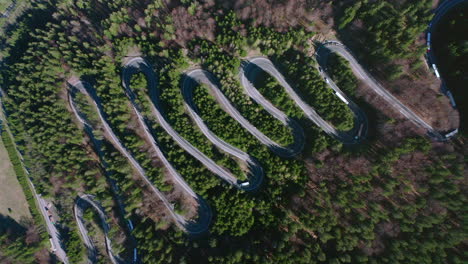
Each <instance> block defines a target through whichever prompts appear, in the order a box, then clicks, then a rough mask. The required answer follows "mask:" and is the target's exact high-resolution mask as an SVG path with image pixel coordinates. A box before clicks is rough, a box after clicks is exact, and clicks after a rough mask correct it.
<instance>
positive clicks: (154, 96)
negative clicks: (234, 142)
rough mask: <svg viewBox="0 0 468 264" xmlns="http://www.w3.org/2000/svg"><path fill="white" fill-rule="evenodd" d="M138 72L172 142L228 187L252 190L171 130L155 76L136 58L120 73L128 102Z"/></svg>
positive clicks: (149, 68)
mask: <svg viewBox="0 0 468 264" xmlns="http://www.w3.org/2000/svg"><path fill="white" fill-rule="evenodd" d="M138 72H142V73H143V74H144V75H145V76H146V78H147V81H148V89H149V91H148V92H149V95H150V99H151V102H152V104H150V108H151V112H152V114H153V115H154V116H155V117H156V120H157V122H158V123H159V124H160V125H161V127H162V128H163V129H164V130H165V131H166V132H167V133H168V134H169V135H170V136H171V137H172V138H173V139H174V141H175V142H176V143H177V144H178V145H179V146H180V147H182V148H183V149H184V150H185V151H187V152H188V153H189V154H190V155H192V156H193V157H194V158H195V159H197V160H198V161H200V162H201V163H202V164H203V165H204V166H205V167H206V168H207V169H208V170H210V171H211V172H213V173H214V174H216V175H218V176H219V177H220V178H221V179H223V180H225V181H226V182H228V183H229V184H230V185H232V186H235V187H237V188H239V189H242V190H252V188H250V187H249V186H250V184H248V185H247V186H243V185H242V183H241V182H240V181H238V180H237V178H236V177H235V176H234V175H233V174H232V173H231V172H229V171H228V170H226V169H225V168H223V167H221V166H219V165H218V164H216V162H214V161H213V160H212V159H210V158H209V157H207V156H206V155H205V154H204V153H203V152H201V151H200V150H199V149H197V148H195V147H194V146H193V145H192V144H191V143H190V142H188V141H187V140H186V139H184V138H183V137H182V136H180V135H179V133H177V132H176V131H175V130H174V128H172V126H171V125H170V124H169V122H167V120H166V119H165V117H164V115H163V114H162V111H161V110H160V103H159V93H158V89H157V79H156V75H155V73H154V72H153V70H152V69H151V67H150V66H149V65H148V63H146V61H144V60H143V58H141V57H136V58H132V59H131V60H129V61H128V62H127V63H126V64H125V66H124V70H123V73H122V82H123V86H124V87H125V90H126V93H127V96H128V97H129V98H130V100H131V101H132V102H133V101H135V94H134V93H133V91H132V90H131V88H130V80H131V77H132V75H133V74H135V73H138ZM256 182H257V181H256ZM255 185H258V184H253V186H255ZM256 187H258V186H256Z"/></svg>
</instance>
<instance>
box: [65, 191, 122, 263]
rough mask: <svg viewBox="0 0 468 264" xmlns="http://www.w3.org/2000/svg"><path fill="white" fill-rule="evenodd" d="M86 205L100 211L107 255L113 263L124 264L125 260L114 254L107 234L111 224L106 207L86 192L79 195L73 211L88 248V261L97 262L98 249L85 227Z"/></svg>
mask: <svg viewBox="0 0 468 264" xmlns="http://www.w3.org/2000/svg"><path fill="white" fill-rule="evenodd" d="M86 205H88V206H91V207H92V208H93V209H94V210H95V211H96V212H97V213H98V216H99V219H100V220H101V228H102V231H103V232H104V241H105V244H106V250H107V255H108V256H109V258H110V260H111V262H112V263H113V264H120V263H122V264H123V263H124V261H123V260H122V259H121V258H120V257H119V256H117V255H115V254H114V252H113V250H112V244H111V242H110V240H109V237H108V236H107V235H108V233H109V230H110V228H109V224H108V223H107V217H106V214H105V213H104V209H103V208H102V206H101V205H100V204H99V203H98V202H96V201H94V199H93V196H91V195H89V194H84V195H81V196H80V197H78V199H76V201H75V206H74V207H73V211H74V214H75V221H76V223H77V224H78V230H79V231H80V233H81V237H82V238H83V241H84V243H85V245H86V248H87V250H88V263H96V262H97V249H96V246H95V245H94V243H93V241H92V239H91V237H90V236H89V234H88V230H87V229H86V227H85V223H84V219H83V212H84V211H85V210H86V208H87V207H86Z"/></svg>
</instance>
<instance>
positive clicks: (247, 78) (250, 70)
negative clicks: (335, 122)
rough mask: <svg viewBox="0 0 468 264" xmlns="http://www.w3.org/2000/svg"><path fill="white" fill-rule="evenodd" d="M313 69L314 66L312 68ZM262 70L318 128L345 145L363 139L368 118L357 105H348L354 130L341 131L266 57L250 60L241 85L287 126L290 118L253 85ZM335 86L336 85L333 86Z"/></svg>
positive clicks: (334, 87)
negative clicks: (298, 91) (271, 77)
mask: <svg viewBox="0 0 468 264" xmlns="http://www.w3.org/2000/svg"><path fill="white" fill-rule="evenodd" d="M311 67H312V66H311ZM260 70H263V71H265V72H267V73H268V74H270V75H271V76H273V77H274V78H275V79H276V80H277V81H278V82H279V84H280V85H281V86H283V87H284V88H285V90H286V93H287V94H288V95H289V97H290V98H291V99H292V100H293V101H294V102H295V103H296V105H297V106H298V107H299V108H301V110H302V111H303V112H304V113H305V114H306V116H307V117H308V118H309V119H310V120H312V122H314V123H315V124H316V125H317V126H319V127H320V128H321V129H322V130H323V131H325V132H326V133H327V134H329V135H332V136H334V137H336V138H337V139H338V140H340V141H341V142H343V143H345V144H355V143H359V142H360V140H361V139H362V138H363V137H362V136H358V134H361V133H359V131H360V130H361V129H360V127H361V124H362V125H364V126H365V127H366V129H365V131H367V118H366V116H365V114H364V113H363V112H362V111H361V110H360V108H359V107H358V106H357V105H356V104H354V103H353V104H348V106H349V107H350V108H351V110H352V112H353V114H354V121H355V122H354V128H353V129H351V130H350V131H339V130H337V129H335V128H334V127H333V126H332V125H330V124H329V123H328V122H327V121H325V120H324V119H323V118H322V117H320V115H319V114H318V113H317V112H316V111H315V109H314V108H312V107H311V106H309V105H308V104H307V103H306V102H304V101H303V100H302V99H301V97H300V96H299V95H298V94H297V92H296V91H295V90H294V89H293V88H292V87H291V86H290V85H289V83H288V82H287V81H286V79H285V78H284V77H283V75H282V74H281V73H280V72H279V71H278V70H277V69H276V67H275V66H274V65H273V63H272V62H271V61H270V60H269V59H267V58H264V57H255V58H250V59H248V62H247V63H245V64H244V66H243V67H242V70H241V83H242V86H243V87H244V89H245V91H246V92H247V94H248V95H249V96H250V97H251V98H252V99H253V100H254V101H256V102H257V103H258V104H260V105H262V106H263V107H264V108H265V109H266V110H267V111H268V112H269V113H271V114H272V115H273V116H274V117H276V118H277V119H278V120H280V121H281V122H283V124H287V123H288V120H289V117H287V116H286V115H285V114H284V113H283V112H282V111H281V110H279V109H278V108H276V107H275V106H274V105H273V104H272V103H271V102H269V101H268V100H267V99H266V98H265V97H264V96H263V95H262V94H261V93H260V92H259V91H258V90H257V89H256V88H255V87H254V85H253V84H252V80H254V79H255V76H256V75H257V74H258V73H260ZM333 85H334V84H333ZM332 88H333V89H334V90H335V89H336V90H335V91H337V92H339V93H340V95H344V94H343V93H342V92H341V90H339V88H338V87H336V85H334V86H332Z"/></svg>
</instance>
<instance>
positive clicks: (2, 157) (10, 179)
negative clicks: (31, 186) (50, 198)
mask: <svg viewBox="0 0 468 264" xmlns="http://www.w3.org/2000/svg"><path fill="white" fill-rule="evenodd" d="M0 214H2V215H8V216H10V217H12V218H13V219H15V220H17V221H18V220H19V219H20V218H22V217H27V218H31V214H30V213H29V209H28V203H27V202H26V198H25V196H24V193H23V190H22V189H21V186H20V184H19V182H18V180H17V179H16V175H15V172H14V170H13V166H12V164H11V161H10V158H9V157H8V154H7V151H6V149H5V145H4V144H3V141H2V140H1V139H0Z"/></svg>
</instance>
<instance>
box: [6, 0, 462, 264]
mask: <svg viewBox="0 0 468 264" xmlns="http://www.w3.org/2000/svg"><path fill="white" fill-rule="evenodd" d="M335 2H338V1H335ZM335 2H334V3H322V1H305V0H289V1H265V0H254V1H232V3H231V1H221V0H219V1H214V0H213V1H203V0H181V1H170V0H167V1H165V0H115V1H105V0H77V1H68V0H38V1H34V2H32V3H31V7H30V8H29V9H28V10H26V11H24V12H23V13H22V15H21V16H19V17H18V18H17V21H16V22H15V23H12V24H9V25H7V26H5V27H4V28H3V31H4V35H2V36H1V37H0V48H1V50H0V58H1V59H2V63H1V64H0V65H1V69H0V85H1V87H2V89H3V90H4V91H5V96H4V97H2V98H1V100H2V102H3V104H4V106H5V111H6V113H7V116H8V124H9V127H10V128H11V130H12V133H13V135H14V139H15V141H16V142H15V143H16V145H17V146H18V148H19V150H20V151H21V153H22V154H23V156H24V159H25V166H26V167H27V168H28V170H29V172H30V175H29V176H30V177H31V180H32V182H33V183H34V185H35V186H36V187H37V189H38V192H40V193H41V194H42V196H44V197H45V198H47V199H49V200H50V201H52V202H53V203H54V205H55V207H56V208H57V210H58V214H59V216H60V218H59V219H58V220H57V227H58V229H59V231H60V232H61V236H62V238H63V242H64V249H65V250H66V252H67V255H68V258H69V260H70V262H71V263H80V262H81V261H83V260H84V259H85V258H86V249H85V247H84V245H83V243H82V241H81V239H80V236H79V233H78V228H77V225H76V223H75V221H74V217H73V205H74V202H75V199H76V197H77V196H78V195H80V194H83V193H88V194H92V195H94V196H95V197H96V200H99V201H100V203H101V204H102V205H103V207H104V209H105V212H106V214H107V216H108V219H109V222H110V226H111V231H110V237H111V240H112V242H111V243H112V244H113V247H114V249H115V250H116V253H117V254H119V255H121V256H122V257H124V258H125V259H131V255H132V253H133V247H135V246H136V248H137V251H138V254H139V258H140V261H141V262H142V263H151V264H153V263H161V264H163V263H164V264H166V263H216V264H218V263H226V264H237V263H238V264H241V263H242V264H245V263H255V264H260V263H265V264H267V263H278V264H279V263H281V264H283V263H284V264H286V263H294V264H299V263H336V264H338V263H464V261H466V260H467V259H466V254H465V252H466V236H467V235H468V234H467V229H466V224H464V220H466V218H467V215H466V214H467V210H466V204H468V203H467V198H466V193H467V189H466V187H467V186H466V168H465V165H466V162H467V159H466V157H467V154H468V153H466V146H465V140H466V139H465V138H464V137H463V136H460V137H459V138H457V139H454V140H453V141H450V142H431V141H429V139H427V138H426V137H424V135H422V134H421V133H419V131H417V130H416V129H411V125H408V122H407V121H404V120H401V118H396V117H394V116H391V115H389V114H388V113H383V112H382V111H380V110H379V109H381V108H380V107H381V105H376V104H374V103H371V102H364V101H365V100H364V98H363V97H361V96H360V95H361V94H362V93H361V92H360V91H361V90H360V89H365V88H362V87H361V85H360V84H359V82H358V80H357V79H356V77H355V76H354V75H353V73H352V71H351V69H350V68H349V66H348V63H347V61H346V60H344V59H343V58H341V57H339V56H338V55H332V56H331V58H330V59H329V61H328V63H329V65H327V67H328V68H329V69H330V76H331V78H333V80H334V81H335V82H336V83H337V85H338V86H339V87H340V88H341V89H342V90H343V92H345V93H346V94H347V95H348V96H350V97H351V98H353V99H354V98H356V102H357V103H358V104H361V102H362V106H363V108H364V110H365V112H366V113H367V114H368V118H369V121H370V123H372V125H371V128H370V129H371V130H372V131H371V133H370V134H371V136H370V137H369V138H368V139H367V140H366V141H364V142H363V143H362V144H361V145H352V146H348V145H343V144H341V143H340V142H339V141H337V140H336V139H334V138H333V137H331V136H329V135H327V134H326V133H324V132H323V131H321V129H320V128H319V127H317V126H316V125H315V124H313V123H312V122H311V121H310V120H308V119H307V118H305V117H304V113H303V112H302V111H301V110H300V109H299V108H298V107H297V106H296V105H295V104H294V102H293V101H292V100H291V99H289V98H288V96H287V94H285V92H284V90H283V89H282V87H281V86H280V85H279V83H278V82H277V81H276V80H275V79H274V78H273V77H272V76H269V75H268V74H266V73H265V74H262V75H259V78H258V79H256V80H252V81H253V82H254V83H255V86H256V88H257V89H258V90H259V91H261V93H262V94H263V95H264V96H265V97H267V98H268V99H269V100H270V101H271V102H272V103H273V104H274V105H275V106H276V107H278V108H279V109H282V110H283V111H284V112H285V113H286V114H287V115H288V116H289V117H291V118H293V119H295V120H297V121H298V122H299V124H300V125H301V126H302V127H303V129H304V134H305V147H304V150H303V151H302V152H301V153H300V154H299V155H298V156H296V157H294V158H281V157H279V156H277V155H275V154H274V153H273V152H272V151H270V149H269V148H268V147H267V146H265V145H263V144H261V142H260V141H259V140H257V139H256V138H255V137H254V136H252V135H251V134H250V133H249V132H248V131H246V129H244V128H243V127H242V126H241V125H240V124H239V123H238V122H237V121H235V120H234V119H233V118H232V117H231V116H230V115H229V114H228V113H226V112H225V111H224V110H223V108H222V107H221V106H220V105H219V103H218V102H217V100H216V98H215V96H214V95H213V93H212V92H210V90H209V89H208V88H207V87H206V86H205V85H198V86H197V87H196V88H195V90H194V98H193V100H194V103H195V104H196V105H197V107H198V110H199V115H200V116H201V117H202V118H203V120H204V121H205V123H206V124H207V126H208V127H209V128H210V130H211V131H212V132H213V133H214V134H216V135H217V136H218V137H220V138H221V139H223V140H224V141H226V142H227V143H229V144H232V145H233V146H235V147H237V148H239V149H241V150H243V151H245V152H247V153H248V154H249V155H251V156H252V157H254V158H255V159H256V160H258V161H259V162H260V164H261V167H262V168H263V171H264V173H265V179H264V181H263V184H262V186H261V188H260V189H258V190H256V191H255V192H245V191H242V190H239V189H236V188H233V187H232V186H230V185H228V184H227V183H225V182H224V181H222V180H221V179H220V178H219V177H217V176H216V175H215V174H214V173H212V172H211V171H210V170H208V169H207V168H206V167H204V166H203V165H202V164H201V163H200V161H198V160H197V159H195V158H194V157H192V156H191V155H189V154H188V153H187V152H186V151H184V149H183V148H182V147H181V146H179V145H178V144H177V143H176V142H175V140H174V139H173V138H172V137H171V136H170V135H168V133H166V131H165V130H164V129H163V128H162V127H161V125H160V124H159V123H158V122H157V120H156V118H155V117H154V116H153V114H152V112H151V110H150V104H151V103H152V102H151V100H150V96H149V93H150V92H151V91H149V90H148V88H149V87H148V82H147V79H146V78H145V75H143V74H140V73H138V74H134V75H133V77H132V80H131V86H132V88H133V90H134V92H135V94H136V101H137V104H138V107H139V108H140V109H141V112H142V115H143V116H144V118H145V119H146V120H147V123H148V124H149V129H150V130H151V134H152V136H153V137H154V138H155V140H156V141H157V144H158V145H159V146H160V148H161V150H162V151H163V153H164V154H165V156H166V157H167V159H168V160H169V161H170V162H171V164H172V165H173V166H174V167H175V169H176V170H177V171H178V172H179V173H180V175H182V176H183V178H184V179H185V180H186V181H187V183H188V184H189V185H190V187H191V188H193V190H194V191H195V192H196V193H197V194H198V195H200V196H201V197H203V198H204V199H205V200H206V201H207V203H208V204H209V205H210V207H211V208H212V209H213V211H214V217H213V221H212V223H211V226H210V230H209V232H207V233H205V234H202V235H198V236H190V235H187V234H186V233H184V232H183V231H182V230H180V229H179V228H178V227H177V226H176V225H175V224H174V223H173V222H172V221H171V219H170V218H168V217H167V213H165V210H166V209H164V207H163V206H162V205H161V203H160V201H159V200H158V198H157V197H156V196H155V195H154V193H152V192H151V191H150V188H149V186H148V184H146V183H145V182H143V180H142V179H141V178H140V177H138V173H137V172H136V171H135V168H134V167H132V166H131V164H130V163H129V162H128V159H126V158H125V157H124V155H122V153H121V152H119V150H118V149H116V147H115V146H114V145H113V144H112V142H110V141H109V140H108V135H106V133H105V132H104V129H103V124H102V123H101V122H100V121H99V118H98V112H97V111H96V108H95V107H92V105H93V102H92V100H90V98H87V97H86V96H83V95H82V94H76V95H75V99H74V100H75V101H76V103H77V105H78V106H79V108H80V111H81V112H83V113H84V114H85V116H86V117H87V119H88V121H89V123H90V124H89V125H90V127H92V130H93V131H92V133H90V132H89V131H86V129H83V125H82V124H80V122H79V121H78V120H77V119H76V117H75V116H74V115H73V113H72V111H71V109H70V105H69V102H68V93H69V90H70V85H69V82H71V81H72V80H78V79H80V80H82V81H86V82H87V83H89V84H90V89H91V90H92V91H93V97H95V98H98V99H99V103H100V105H101V107H102V111H103V113H104V114H105V119H106V120H107V122H108V123H109V126H110V127H111V129H112V130H113V131H114V133H115V134H116V135H117V137H118V138H119V139H120V141H121V142H122V144H123V145H124V146H125V148H126V149H127V150H128V151H129V153H131V155H132V156H133V157H134V158H135V160H137V162H138V163H139V164H140V165H141V167H142V168H143V169H144V170H145V171H146V174H147V175H148V178H149V179H150V180H151V182H152V184H153V185H154V186H156V187H157V188H158V189H160V190H161V191H162V192H164V193H165V194H167V195H170V196H171V201H174V207H175V209H176V210H177V212H178V213H180V214H185V213H187V212H188V211H190V210H193V209H194V208H193V207H194V206H193V205H191V204H190V203H189V202H187V201H185V200H184V197H183V196H182V195H180V194H179V193H178V192H177V191H175V190H174V189H173V188H174V187H173V186H172V185H171V184H168V182H167V181H166V177H167V171H166V170H165V169H164V168H163V167H162V165H161V161H160V160H159V159H158V158H157V157H156V155H154V153H151V152H150V151H149V149H150V148H149V146H148V142H147V141H146V139H145V138H144V137H143V136H142V135H143V128H142V127H141V126H140V125H138V122H137V120H138V119H137V116H136V114H135V112H134V111H133V110H132V105H131V103H130V100H129V98H128V96H127V94H126V92H125V89H124V87H123V86H122V78H121V76H122V71H123V65H124V64H125V62H126V61H128V60H129V59H131V58H133V57H138V56H141V57H143V58H144V59H145V60H146V61H147V62H148V63H149V64H150V65H152V70H153V71H154V72H155V74H156V75H157V83H158V84H157V89H158V92H159V100H160V105H161V108H162V112H163V114H164V115H165V116H166V119H167V121H168V123H170V125H171V126H172V127H173V128H174V129H175V130H176V131H177V132H178V133H179V134H180V135H181V136H182V137H184V138H185V139H186V140H187V141H188V142H190V143H191V144H192V145H194V146H195V147H197V148H198V149H199V150H200V151H202V152H203V153H204V154H205V155H206V156H208V157H209V158H211V159H213V160H214V161H215V162H216V163H217V164H218V165H220V166H222V167H223V168H226V169H227V170H229V171H230V172H232V173H233V174H234V175H236V177H238V178H239V179H241V180H244V179H246V177H248V175H247V173H246V171H247V170H246V168H245V167H243V166H244V165H243V164H242V163H241V162H239V161H238V160H236V159H235V158H233V157H232V156H230V155H228V154H227V153H224V152H222V151H220V150H218V149H217V148H216V147H215V146H213V144H211V143H210V141H209V140H208V139H207V138H206V137H205V136H204V135H203V134H202V132H201V131H200V130H199V129H198V127H197V126H196V125H195V124H194V122H193V120H192V119H191V117H190V116H189V114H188V113H187V111H186V109H185V108H184V104H183V102H184V101H183V100H184V99H183V96H182V93H181V87H182V81H183V80H184V77H185V76H184V72H186V71H188V70H190V69H195V68H202V69H204V70H206V71H209V72H210V73H212V74H213V75H214V77H215V79H216V81H217V82H218V83H219V88H220V89H221V90H222V92H223V94H224V95H225V96H226V97H227V98H228V100H229V101H230V102H231V104H232V105H234V106H235V108H236V109H237V110H238V111H239V113H240V114H241V115H242V116H244V117H245V119H247V120H248V121H249V122H250V123H251V124H252V125H254V126H255V127H256V128H258V130H259V131H261V132H262V133H264V134H265V135H266V136H268V137H269V138H271V139H272V140H274V141H275V142H280V143H281V145H288V144H291V143H292V142H293V141H294V137H293V134H292V131H291V129H289V127H287V126H284V125H283V124H282V123H281V122H280V121H279V120H277V119H275V118H274V117H273V116H272V115H270V114H269V113H268V112H267V111H266V110H265V109H264V108H263V107H262V106H260V105H259V104H257V103H256V102H255V101H254V100H252V99H251V98H250V97H249V96H247V95H246V93H245V92H244V88H243V87H242V86H241V83H240V81H239V71H240V69H241V67H242V65H243V64H245V61H246V60H247V58H248V57H254V56H267V57H269V58H270V59H271V60H272V61H273V63H274V64H275V66H276V67H277V69H279V71H280V72H281V73H282V74H283V75H284V76H285V78H286V79H287V80H288V82H290V83H291V85H292V86H293V87H294V88H295V89H296V90H297V91H298V93H299V94H300V95H301V96H302V97H303V98H304V101H306V102H307V103H308V104H309V105H310V106H312V107H314V108H315V109H316V110H317V112H318V113H319V114H320V115H321V116H322V117H323V118H324V119H325V120H327V121H328V122H330V123H331V124H333V125H334V126H335V127H337V128H338V129H342V130H347V129H349V128H351V127H352V126H353V116H352V113H351V112H350V110H349V109H348V107H347V106H346V105H345V104H344V103H343V102H342V101H340V100H339V99H338V98H337V97H336V96H335V95H334V94H333V91H332V90H331V89H329V88H328V86H327V84H326V82H325V81H324V80H323V79H321V77H320V75H319V72H318V67H317V63H316V61H315V58H314V56H313V55H312V54H313V53H311V52H312V51H313V50H314V49H316V48H317V46H318V45H319V43H316V42H315V41H316V39H317V32H314V31H313V27H312V26H313V25H314V21H313V19H312V20H311V17H312V15H311V14H313V12H316V11H317V10H319V11H320V10H325V8H331V9H332V10H333V12H332V14H333V15H332V19H334V21H335V26H334V27H335V29H336V31H337V32H338V35H339V36H340V37H342V38H343V39H344V40H345V41H347V40H348V39H349V38H350V37H351V36H349V35H347V34H346V30H347V29H349V30H350V31H352V30H356V28H354V27H355V26H356V24H361V23H362V24H363V25H362V28H361V33H363V36H364V37H362V38H360V39H359V40H356V41H357V42H360V41H362V42H361V45H360V46H359V45H351V49H353V50H356V51H357V52H359V54H360V55H359V58H361V57H365V58H366V59H367V60H366V63H368V64H369V65H373V64H382V65H384V67H381V68H379V74H381V77H382V78H387V79H390V80H399V78H403V75H404V74H403V70H402V67H403V66H402V65H400V64H398V63H395V61H396V60H397V59H398V58H400V57H404V58H405V59H408V61H409V63H410V64H411V65H412V67H411V68H412V69H413V70H414V71H415V70H416V69H418V68H419V67H420V65H419V60H420V57H421V54H422V53H423V52H424V43H419V42H417V41H416V39H417V38H418V36H419V35H420V34H422V33H423V31H424V29H425V26H426V24H427V22H428V21H429V20H430V18H431V15H430V8H431V5H430V4H431V1H429V0H425V1H397V2H395V1H390V0H386V1H366V0H362V1H343V3H341V2H340V3H335ZM328 15H330V14H328ZM324 16H325V15H324ZM289 18H290V19H289ZM358 20H359V21H358ZM356 21H358V22H356ZM350 27H351V29H350ZM363 42H365V44H363ZM356 46H359V47H356ZM456 49H458V48H456ZM460 49H461V51H460V52H462V51H463V47H461V48H460ZM362 54H365V56H362ZM405 72H406V71H405ZM408 127H409V128H408ZM6 140H8V139H6ZM10 141H11V139H10ZM10 143H11V146H10V148H13V142H10ZM6 145H7V144H6ZM12 160H13V164H14V165H15V169H17V171H21V162H20V161H19V158H18V157H16V158H15V156H14V155H13V156H12ZM17 174H18V177H19V180H20V182H22V185H23V188H24V189H25V192H26V196H27V197H28V200H31V199H32V197H31V195H30V194H29V192H28V190H29V189H28V187H27V186H26V185H27V184H26V182H25V181H26V178H25V177H27V176H25V175H24V174H21V172H20V173H17ZM118 200H121V201H123V203H124V204H125V209H126V210H125V213H124V212H122V210H120V208H119V205H118ZM30 203H31V205H30V206H31V208H32V209H31V210H32V215H33V216H34V221H33V223H32V224H31V223H30V224H29V225H26V224H23V223H21V224H18V223H13V222H12V220H11V219H0V223H2V224H3V223H11V224H8V226H9V227H8V228H4V227H3V225H2V226H0V241H1V243H0V261H1V260H3V259H5V260H6V261H5V262H6V263H10V262H11V263H34V262H36V263H53V262H54V260H53V254H50V255H49V254H48V253H47V252H46V250H45V249H44V248H45V247H46V246H44V245H45V244H47V239H46V238H45V237H46V236H47V233H46V232H45V231H44V230H42V229H41V227H40V226H42V223H41V222H42V220H41V218H40V215H38V212H35V211H34V210H37V209H34V207H35V206H33V203H34V202H33V201H32V200H31V201H30ZM190 206H192V207H190ZM0 217H3V216H0ZM85 218H86V223H87V224H86V225H87V226H88V228H89V230H90V232H91V235H92V236H93V237H94V238H95V239H96V240H99V239H101V240H102V232H101V231H100V230H99V229H98V226H99V220H98V219H97V218H96V217H95V215H94V214H93V213H92V212H88V213H86V215H85ZM127 219H130V220H131V221H132V223H133V226H134V229H133V230H132V231H130V229H129V228H128V227H127V224H126V221H127ZM15 228H16V229H17V231H14V230H13V229H15ZM33 235H34V236H33ZM31 237H33V238H34V239H31ZM130 237H134V238H135V241H131V239H130ZM22 249H25V250H22ZM99 254H100V255H101V256H100V257H99V259H100V261H101V262H103V263H105V262H106V261H107V257H106V256H103V254H105V251H104V248H103V247H102V245H101V247H99Z"/></svg>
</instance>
